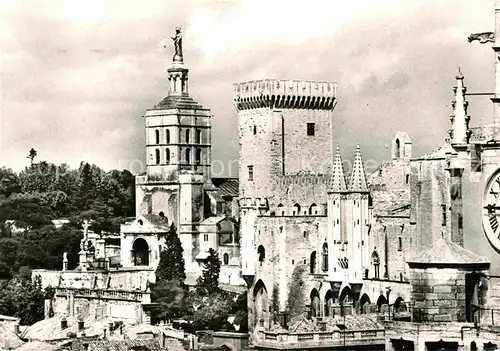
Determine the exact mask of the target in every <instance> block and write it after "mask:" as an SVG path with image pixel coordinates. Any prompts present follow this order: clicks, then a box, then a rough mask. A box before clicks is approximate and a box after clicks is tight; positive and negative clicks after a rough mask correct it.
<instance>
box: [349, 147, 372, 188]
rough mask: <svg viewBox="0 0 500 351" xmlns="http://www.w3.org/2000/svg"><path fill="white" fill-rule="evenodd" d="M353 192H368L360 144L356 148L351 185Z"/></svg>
mask: <svg viewBox="0 0 500 351" xmlns="http://www.w3.org/2000/svg"><path fill="white" fill-rule="evenodd" d="M349 187H350V189H349V190H351V191H362V192H365V191H368V185H367V184H366V177H365V169H364V166H363V159H362V157H361V150H360V149H359V144H358V145H357V146H356V156H355V157H354V165H353V167H352V173H351V182H350V184H349Z"/></svg>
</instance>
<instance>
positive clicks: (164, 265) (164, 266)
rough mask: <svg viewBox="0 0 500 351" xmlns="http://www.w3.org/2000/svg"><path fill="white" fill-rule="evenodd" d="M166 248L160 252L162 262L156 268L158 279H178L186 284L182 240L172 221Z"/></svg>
mask: <svg viewBox="0 0 500 351" xmlns="http://www.w3.org/2000/svg"><path fill="white" fill-rule="evenodd" d="M166 244H167V246H166V248H165V249H163V251H162V252H161V253H160V262H159V264H158V267H157V268H156V280H157V281H160V280H177V281H179V282H180V283H181V285H182V284H184V280H185V279H186V272H185V268H184V257H183V255H182V253H183V251H184V250H183V249H182V245H181V240H180V239H179V236H178V235H177V230H176V228H175V225H174V224H173V223H172V225H171V226H170V230H169V231H168V233H167V237H166Z"/></svg>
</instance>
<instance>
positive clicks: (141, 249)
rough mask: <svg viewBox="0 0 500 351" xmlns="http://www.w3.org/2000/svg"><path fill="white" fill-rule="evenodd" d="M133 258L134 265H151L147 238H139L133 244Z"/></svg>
mask: <svg viewBox="0 0 500 351" xmlns="http://www.w3.org/2000/svg"><path fill="white" fill-rule="evenodd" d="M132 258H133V261H134V266H147V265H149V245H148V243H147V242H146V240H144V239H142V238H138V239H136V240H135V241H134V244H133V245H132Z"/></svg>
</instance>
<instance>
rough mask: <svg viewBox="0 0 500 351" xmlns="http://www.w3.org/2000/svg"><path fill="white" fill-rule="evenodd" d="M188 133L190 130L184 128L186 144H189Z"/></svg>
mask: <svg viewBox="0 0 500 351" xmlns="http://www.w3.org/2000/svg"><path fill="white" fill-rule="evenodd" d="M190 133H191V131H190V130H189V129H186V144H189V136H190Z"/></svg>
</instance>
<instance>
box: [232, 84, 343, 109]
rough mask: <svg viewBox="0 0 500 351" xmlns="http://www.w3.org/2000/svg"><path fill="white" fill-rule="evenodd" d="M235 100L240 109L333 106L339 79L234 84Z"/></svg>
mask: <svg viewBox="0 0 500 351" xmlns="http://www.w3.org/2000/svg"><path fill="white" fill-rule="evenodd" d="M233 87H234V89H233V101H234V104H235V106H236V109H238V110H248V109H254V108H262V107H268V108H299V109H320V110H333V108H334V107H335V103H336V101H337V83H334V82H325V81H299V80H278V79H266V80H258V81H251V82H243V83H237V84H234V86H233Z"/></svg>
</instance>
